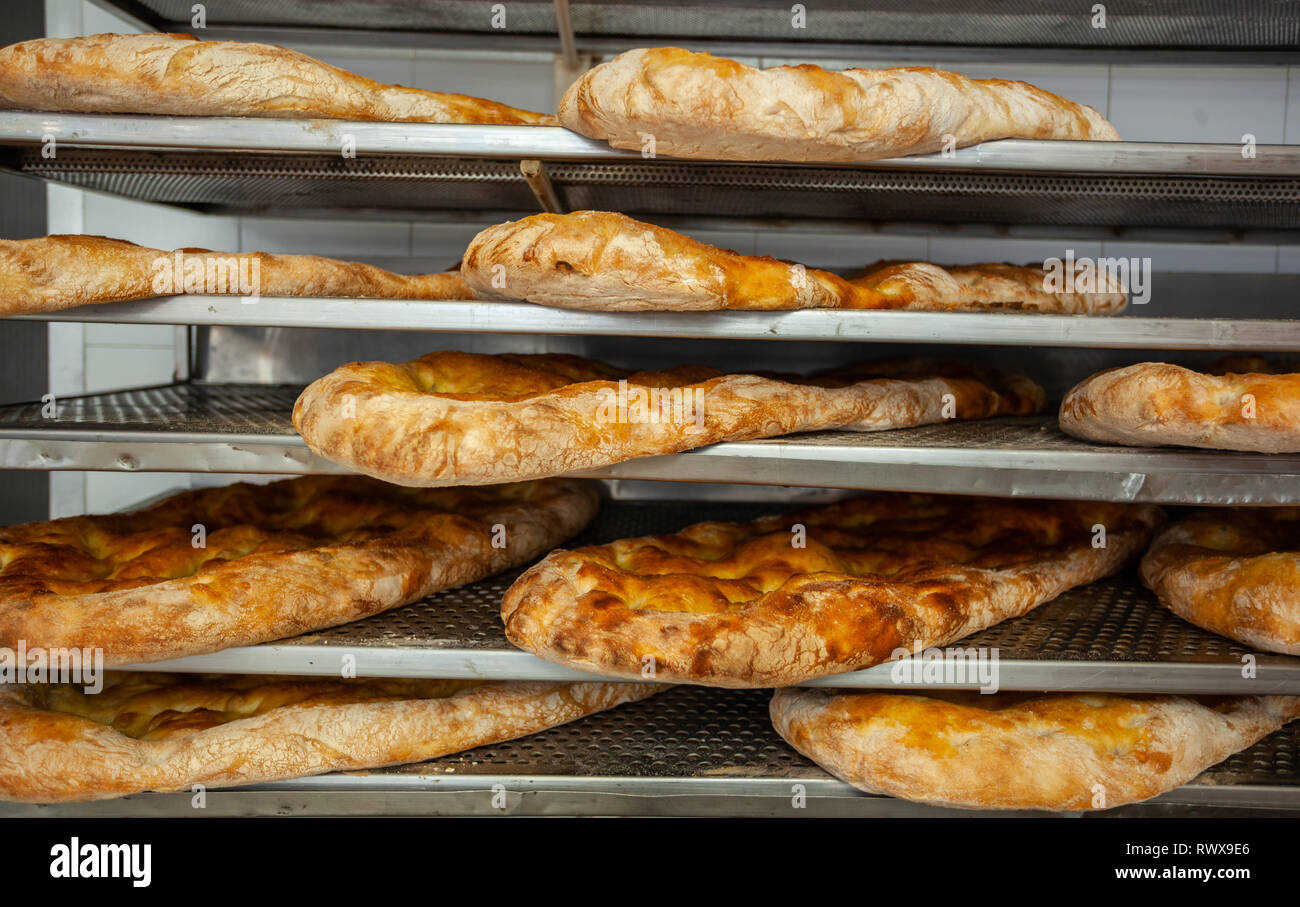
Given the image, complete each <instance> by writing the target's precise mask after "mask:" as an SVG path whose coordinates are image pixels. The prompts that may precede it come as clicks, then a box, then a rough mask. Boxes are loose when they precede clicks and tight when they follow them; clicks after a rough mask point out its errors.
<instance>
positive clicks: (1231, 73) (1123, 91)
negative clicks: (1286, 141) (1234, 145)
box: [1109, 65, 1287, 143]
mask: <svg viewBox="0 0 1300 907" xmlns="http://www.w3.org/2000/svg"><path fill="white" fill-rule="evenodd" d="M1286 93H1287V68H1286V67H1285V66H1224V67H1216V68H1209V67H1195V66H1127V65H1116V66H1113V67H1111V82H1110V117H1109V118H1110V121H1111V122H1112V123H1114V124H1115V128H1116V129H1118V130H1119V134H1120V135H1121V136H1123V137H1124V138H1125V139H1127V140H1129V141H1134V142H1137V141H1143V142H1240V141H1241V140H1242V136H1243V135H1245V134H1247V133H1249V134H1251V135H1254V136H1255V141H1257V142H1259V143H1265V142H1280V141H1282V134H1283V130H1284V118H1285V115H1286Z"/></svg>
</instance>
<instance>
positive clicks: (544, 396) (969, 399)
mask: <svg viewBox="0 0 1300 907" xmlns="http://www.w3.org/2000/svg"><path fill="white" fill-rule="evenodd" d="M620 380H624V381H626V382H627V384H626V385H625V386H624V389H623V393H622V399H623V400H624V401H625V403H624V404H623V405H622V407H621V408H620V405H619V403H618V401H619V399H620V384H619V382H620ZM647 388H657V389H663V390H665V391H668V392H669V393H665V394H663V395H661V396H660V397H658V398H657V399H658V404H655V408H654V409H651V408H650V407H649V406H645V405H642V406H641V408H640V409H634V407H633V406H632V405H631V403H630V402H628V401H630V400H631V397H632V394H633V392H636V393H642V392H644V393H645V394H647V395H648V394H649V391H648V390H646V389H647ZM656 393H659V391H656ZM671 394H676V397H672V398H671V399H670V397H671ZM949 394H951V395H952V397H953V402H955V412H954V416H955V417H956V418H959V419H978V418H983V417H986V416H993V415H1024V414H1027V413H1032V412H1036V411H1038V409H1040V408H1041V407H1042V405H1043V402H1044V400H1045V397H1044V394H1043V390H1042V388H1040V387H1039V386H1038V385H1037V384H1034V383H1033V382H1032V381H1030V380H1029V379H1028V378H1024V377H1021V376H1018V375H1004V374H1001V373H998V372H994V371H992V370H987V369H978V368H973V367H970V366H965V365H962V364H961V363H955V362H951V361H948V362H937V361H933V360H919V359H911V360H893V361H888V362H884V363H876V364H864V365H862V366H857V367H852V368H849V369H838V370H835V371H832V372H826V373H823V374H821V375H819V376H815V377H812V378H800V377H797V376H774V377H767V376H760V375H752V374H751V375H747V374H723V373H722V372H719V371H717V370H716V369H711V368H706V367H703V366H693V365H686V366H679V367H677V368H673V369H667V370H664V371H658V372H627V371H624V370H622V369H618V368H615V367H614V366H610V365H606V364H605V363H602V362H596V361H593V360H590V359H581V358H579V357H577V356H563V355H549V354H548V355H499V356H485V355H477V354H471V353H459V352H438V353H430V354H428V355H426V356H423V357H421V358H419V359H416V360H415V361H413V362H406V363H390V362H354V363H351V364H349V365H344V366H341V367H340V368H337V369H335V370H334V371H333V372H331V373H330V374H328V375H326V376H325V377H323V378H320V379H318V380H317V381H315V382H313V383H312V384H311V385H310V386H308V387H307V389H306V390H304V391H303V393H302V396H300V397H299V398H298V402H297V404H296V405H295V406H294V409H293V424H294V427H295V428H297V429H298V432H299V433H300V434H301V435H302V437H303V439H304V440H306V442H307V446H308V447H310V448H311V449H312V450H313V451H315V452H316V453H317V454H319V455H320V456H323V457H326V458H328V459H330V460H333V461H334V462H336V463H341V464H343V465H344V466H347V467H348V468H349V469H353V470H355V471H357V472H362V473H365V474H366V475H371V476H375V477H376V478H382V479H384V480H385V481H388V482H396V483H398V484H402V485H477V484H485V483H492V482H507V481H515V480H520V479H525V478H531V477H542V476H553V475H560V474H563V473H568V472H575V471H579V470H585V469H595V468H597V467H601V466H606V465H609V464H611V463H619V462H622V461H624V460H630V459H632V458H634V457H647V456H655V455H658V454H669V453H677V452H679V451H683V450H689V449H691V448H695V447H702V446H703V445H705V444H712V443H714V442H716V441H738V440H745V439H749V438H764V437H772V436H775V435H783V434H789V433H791V432H798V431H811V430H814V429H824V428H843V429H849V430H852V431H880V430H884V429H890V428H904V427H909V426H914V425H925V424H928V423H932V422H939V421H942V420H943V418H944V399H943V398H944V397H945V396H946V395H949ZM673 401H676V402H673ZM683 401H684V402H683ZM698 401H702V405H700V406H697V405H696V403H697V402H698ZM645 402H649V401H645ZM665 408H666V409H667V412H666V413H665V412H664V409H665Z"/></svg>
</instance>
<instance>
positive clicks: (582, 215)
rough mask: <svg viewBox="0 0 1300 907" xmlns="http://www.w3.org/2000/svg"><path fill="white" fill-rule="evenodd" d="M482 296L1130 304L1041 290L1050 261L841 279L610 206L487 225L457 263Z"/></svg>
mask: <svg viewBox="0 0 1300 907" xmlns="http://www.w3.org/2000/svg"><path fill="white" fill-rule="evenodd" d="M462 271H463V272H464V275H465V279H466V280H467V281H468V282H469V284H470V285H471V286H472V287H473V288H474V290H475V291H476V292H477V293H478V294H479V295H480V296H482V297H487V298H490V297H498V298H510V299H525V300H527V301H529V302H535V303H539V304H541V305H550V306H558V307H561V308H568V309H589V310H592V311H605V312H624V311H696V310H713V309H765V310H770V309H912V310H922V311H972V312H979V311H1004V310H1005V311H1026V312H1055V313H1064V314H1071V315H1078V314H1092V315H1108V314H1114V313H1116V312H1119V311H1121V310H1122V309H1123V308H1124V306H1125V305H1127V303H1128V296H1127V294H1126V292H1125V288H1124V287H1123V285H1122V284H1120V283H1119V282H1118V281H1110V279H1109V278H1107V280H1108V281H1109V282H1108V283H1107V286H1106V292H1098V293H1066V292H1054V291H1049V290H1047V289H1045V287H1046V286H1047V278H1048V276H1049V275H1048V272H1047V271H1046V270H1044V269H1043V268H1040V267H1019V266H1017V265H1009V264H978V265H962V266H945V267H941V266H939V265H933V264H930V263H929V262H923V261H908V262H897V261H882V262H877V263H876V264H874V265H871V266H869V267H868V268H866V269H865V270H864V271H863V272H861V273H860V274H857V275H855V276H851V277H848V278H844V277H840V276H839V275H838V274H833V273H831V272H829V271H819V270H817V269H816V268H808V267H805V266H804V265H801V264H792V263H790V262H785V261H779V260H777V259H775V258H768V257H766V256H755V255H740V254H738V253H736V252H731V251H729V250H727V249H719V248H716V247H714V246H710V245H708V244H706V243H702V242H698V241H696V240H694V239H691V238H690V237H688V236H683V235H681V234H680V233H674V232H673V231H672V230H666V229H664V228H663V227H656V226H654V225H652V224H646V223H642V222H640V221H636V220H633V219H632V218H630V217H627V216H626V215H623V214H615V213H612V212H608V211H577V212H574V213H572V214H534V215H531V216H529V217H525V218H523V219H522V220H517V221H512V222H509V223H504V224H498V225H496V226H493V227H488V228H487V229H486V230H484V231H483V232H481V233H479V234H478V236H476V237H474V239H473V241H472V242H471V243H470V244H469V248H468V249H467V250H466V251H465V259H464V263H463V264H462Z"/></svg>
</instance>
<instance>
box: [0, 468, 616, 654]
mask: <svg viewBox="0 0 1300 907" xmlns="http://www.w3.org/2000/svg"><path fill="white" fill-rule="evenodd" d="M596 504H597V502H596V498H595V493H594V491H593V490H592V489H591V488H590V487H589V486H588V485H586V484H584V483H581V482H577V481H573V480H553V481H546V482H539V483H533V484H520V485H506V486H496V487H491V488H450V489H442V490H432V489H426V490H416V489H409V488H401V487H398V486H393V485H387V484H384V483H382V482H376V481H374V480H373V479H368V478H363V477H359V476H307V477H303V478H298V479H289V480H285V481H281V482H275V483H272V484H270V485H249V484H243V483H240V484H236V485H230V486H226V487H223V488H205V489H200V490H196V491H188V492H182V493H180V494H177V495H173V496H172V497H170V498H168V499H166V500H164V501H162V502H160V503H159V504H156V505H155V506H153V507H149V508H146V509H144V510H140V511H136V512H134V513H127V514H109V515H101V516H79V517H69V518H66V519H61V520H51V521H48V522H40V523H24V524H20V525H16V526H8V527H4V528H0V645H5V646H13V645H15V644H16V642H17V641H18V640H25V641H26V642H27V644H28V645H29V646H41V647H55V646H68V647H74V648H85V647H91V648H94V647H98V648H102V649H103V650H104V657H105V660H106V661H107V663H109V664H129V663H132V662H136V661H152V660H158V659H161V658H171V657H179V656H181V655H190V654H198V653H200V652H209V651H215V650H218V649H222V648H226V647H229V646H234V645H248V644H252V643H257V642H264V641H266V640H270V639H279V638H283V637H285V636H292V635H294V634H296V633H302V632H306V631H309V630H317V629H321V628H323V627H329V626H334V625H336V624H340V623H345V622H347V621H349V620H355V619H357V618H359V617H364V616H367V615H368V614H373V613H376V612H378V611H382V610H384V609H386V608H391V607H394V606H396V605H401V604H406V603H407V602H410V601H414V600H415V599H417V598H420V597H421V596H423V595H427V594H428V593H430V592H432V591H434V590H436V589H444V588H448V587H450V586H456V585H460V584H462V583H465V582H470V581H472V580H476V579H479V578H481V577H484V576H487V575H489V574H491V573H494V572H496V571H498V570H503V569H505V568H506V567H510V566H514V565H517V564H519V563H522V562H524V561H527V560H529V559H531V558H533V557H536V556H537V555H538V554H541V553H542V552H544V551H547V550H549V549H550V548H552V547H553V546H554V545H556V544H558V543H559V542H561V541H563V540H564V539H566V538H568V537H569V536H571V535H572V534H573V533H575V532H577V531H578V530H579V529H581V528H582V527H583V526H584V525H586V523H587V522H588V521H589V520H590V518H591V517H592V516H593V515H594V513H595V510H596ZM497 525H501V526H503V527H504V529H505V531H504V545H498V544H494V540H496V539H494V528H493V527H494V526H497ZM501 535H502V534H501V533H499V532H495V536H496V538H497V539H500V537H501Z"/></svg>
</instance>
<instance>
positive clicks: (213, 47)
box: [0, 34, 555, 126]
mask: <svg viewBox="0 0 1300 907" xmlns="http://www.w3.org/2000/svg"><path fill="white" fill-rule="evenodd" d="M0 107H5V108H10V109H12V108H15V107H17V108H27V109H31V110H60V111H71V112H76V113H142V114H161V115H167V116H188V117H303V118H305V117H321V118H324V119H336V120H381V121H386V122H418V123H481V124H488V125H518V126H532V125H553V124H554V123H555V118H554V117H552V116H549V115H547V114H542V113H533V112H532V111H530V110H519V109H517V108H515V107H508V106H506V105H505V104H498V103H497V102H496V101H486V100H484V99H483V98H474V97H470V96H469V95H463V94H447V93H445V92H441V91H422V90H421V89H418V88H405V87H403V86H401V85H384V84H383V83H381V82H376V81H375V80H373V79H367V78H366V77H365V76H359V75H356V74H355V73H350V72H347V71H346V70H342V69H339V68H338V67H335V66H330V65H329V64H327V63H322V62H321V61H320V60H315V59H312V58H311V57H309V56H307V55H306V54H300V53H298V52H297V51H294V50H289V49H288V48H286V47H276V46H275V45H273V44H250V43H245V42H243V41H200V40H199V39H198V38H196V37H194V36H193V35H167V34H139V35H114V34H103V35H90V36H87V37H79V38H37V39H35V40H33V41H23V42H22V43H20V44H11V45H9V46H8V47H4V48H0Z"/></svg>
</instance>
